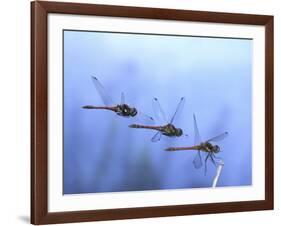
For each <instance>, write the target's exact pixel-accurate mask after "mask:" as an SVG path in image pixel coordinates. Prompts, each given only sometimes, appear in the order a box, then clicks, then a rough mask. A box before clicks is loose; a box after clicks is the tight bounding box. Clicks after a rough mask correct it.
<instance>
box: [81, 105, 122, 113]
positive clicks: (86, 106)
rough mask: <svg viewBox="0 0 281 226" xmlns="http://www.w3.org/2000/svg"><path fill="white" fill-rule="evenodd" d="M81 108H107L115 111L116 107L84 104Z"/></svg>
mask: <svg viewBox="0 0 281 226" xmlns="http://www.w3.org/2000/svg"><path fill="white" fill-rule="evenodd" d="M82 108H84V109H97V110H109V111H114V112H116V111H117V109H116V107H107V106H93V105H85V106H83V107H82Z"/></svg>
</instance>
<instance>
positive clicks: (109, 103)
mask: <svg viewBox="0 0 281 226" xmlns="http://www.w3.org/2000/svg"><path fill="white" fill-rule="evenodd" d="M92 81H93V83H94V85H95V87H96V89H97V91H98V93H99V95H100V97H101V99H102V101H103V103H104V104H105V105H106V106H115V105H116V104H115V103H114V102H113V101H112V99H111V97H110V96H109V95H108V94H107V92H106V90H105V89H104V87H103V86H102V84H101V83H100V81H99V80H98V79H97V78H96V77H94V76H92Z"/></svg>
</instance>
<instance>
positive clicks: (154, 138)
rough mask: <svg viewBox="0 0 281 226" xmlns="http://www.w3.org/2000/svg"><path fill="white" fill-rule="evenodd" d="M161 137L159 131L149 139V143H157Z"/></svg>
mask: <svg viewBox="0 0 281 226" xmlns="http://www.w3.org/2000/svg"><path fill="white" fill-rule="evenodd" d="M161 135H162V133H161V132H160V131H159V132H157V133H156V134H155V135H154V136H153V137H152V138H151V141H152V142H157V141H159V140H160V139H161Z"/></svg>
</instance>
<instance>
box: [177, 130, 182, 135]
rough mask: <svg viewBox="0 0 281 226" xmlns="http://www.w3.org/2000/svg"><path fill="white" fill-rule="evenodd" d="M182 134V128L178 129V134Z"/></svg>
mask: <svg viewBox="0 0 281 226" xmlns="http://www.w3.org/2000/svg"><path fill="white" fill-rule="evenodd" d="M181 135H182V129H177V136H178V137H180V136H181Z"/></svg>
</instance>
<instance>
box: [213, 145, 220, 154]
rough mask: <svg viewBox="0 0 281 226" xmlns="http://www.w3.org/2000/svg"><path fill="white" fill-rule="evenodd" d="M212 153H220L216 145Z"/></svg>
mask: <svg viewBox="0 0 281 226" xmlns="http://www.w3.org/2000/svg"><path fill="white" fill-rule="evenodd" d="M214 152H215V153H218V152H220V147H219V146H218V145H215V146H214Z"/></svg>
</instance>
